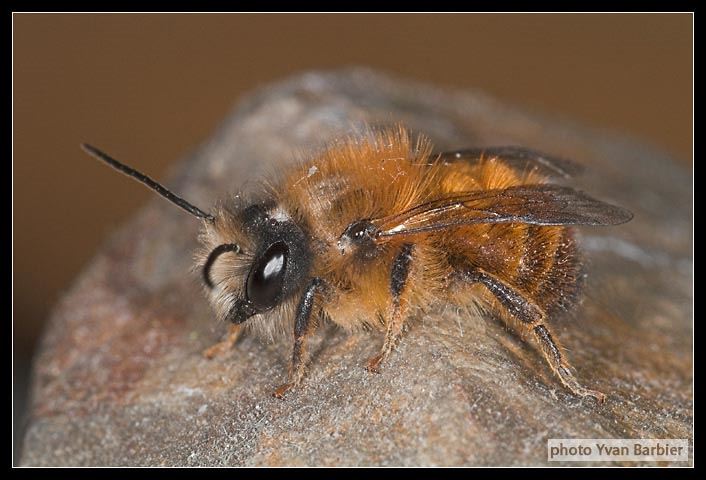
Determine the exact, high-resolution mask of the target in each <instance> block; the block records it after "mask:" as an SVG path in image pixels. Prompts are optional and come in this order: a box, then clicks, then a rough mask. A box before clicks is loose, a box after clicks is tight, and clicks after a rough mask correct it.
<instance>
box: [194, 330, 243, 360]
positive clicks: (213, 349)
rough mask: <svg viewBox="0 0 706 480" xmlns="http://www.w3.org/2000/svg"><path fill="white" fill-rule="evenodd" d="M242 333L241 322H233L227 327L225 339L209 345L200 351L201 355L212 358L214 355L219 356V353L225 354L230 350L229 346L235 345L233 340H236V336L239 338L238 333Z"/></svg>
mask: <svg viewBox="0 0 706 480" xmlns="http://www.w3.org/2000/svg"><path fill="white" fill-rule="evenodd" d="M242 333H243V325H242V324H234V325H230V326H229V327H228V334H227V335H226V338H225V340H222V341H220V342H218V343H216V344H215V345H211V346H210V347H208V348H207V349H206V350H204V351H203V352H202V355H203V356H204V357H206V358H208V359H212V358H215V357H219V356H221V355H225V354H226V353H228V352H229V351H230V349H231V348H233V345H235V342H237V341H238V338H240V335H241V334H242Z"/></svg>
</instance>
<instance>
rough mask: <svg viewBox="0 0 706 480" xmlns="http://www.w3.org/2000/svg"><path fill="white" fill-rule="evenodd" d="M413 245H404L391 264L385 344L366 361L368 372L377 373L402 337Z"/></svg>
mask: <svg viewBox="0 0 706 480" xmlns="http://www.w3.org/2000/svg"><path fill="white" fill-rule="evenodd" d="M413 250H414V245H412V244H411V243H406V244H404V245H403V246H402V248H401V249H400V251H399V253H398V254H397V256H396V257H395V260H394V262H393V263H392V271H391V272H390V293H391V294H392V302H391V304H390V308H389V310H388V315H387V318H386V324H387V330H386V332H385V343H384V344H383V346H382V349H381V350H380V353H379V354H377V355H375V356H374V357H372V358H371V359H369V360H368V364H367V366H366V368H367V370H368V371H369V372H373V373H379V371H380V364H381V363H382V362H383V361H384V360H385V359H386V358H387V357H388V355H390V352H392V350H393V349H394V348H395V347H396V346H397V342H398V341H399V339H400V336H401V335H402V327H403V326H404V315H405V311H406V309H407V308H406V307H407V293H408V290H409V289H408V287H409V285H408V282H407V280H408V279H409V270H410V266H411V263H412V252H413Z"/></svg>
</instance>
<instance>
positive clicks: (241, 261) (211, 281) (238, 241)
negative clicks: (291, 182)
mask: <svg viewBox="0 0 706 480" xmlns="http://www.w3.org/2000/svg"><path fill="white" fill-rule="evenodd" d="M215 218H216V221H215V222H214V223H213V224H212V225H211V224H207V225H206V226H205V229H204V231H203V232H202V235H201V240H202V243H203V246H204V250H203V252H202V256H203V259H202V261H201V262H199V263H200V264H201V265H203V274H204V281H205V283H206V285H207V287H208V289H209V296H210V298H211V301H212V303H213V304H214V306H215V309H216V311H217V312H218V316H219V317H220V318H221V319H222V320H226V321H228V322H232V323H236V324H240V323H243V322H245V321H247V320H248V319H250V318H252V317H254V316H256V315H265V314H267V313H268V312H272V311H273V310H276V309H277V308H278V307H282V306H285V305H287V304H288V303H291V302H292V301H293V299H295V298H296V294H297V293H299V292H300V290H301V288H302V287H303V284H304V282H305V281H306V278H307V275H308V273H309V269H310V264H311V252H310V250H309V245H308V241H307V235H306V234H305V231H304V229H302V228H301V226H300V225H298V224H297V223H296V222H295V221H294V220H292V218H291V217H290V216H289V214H288V213H287V212H286V211H284V210H283V209H282V208H281V207H279V206H277V205H275V204H274V203H266V202H263V203H255V204H251V205H248V206H244V207H241V208H238V207H234V208H231V209H229V208H221V209H219V210H218V214H217V215H215ZM294 301H295V300H294Z"/></svg>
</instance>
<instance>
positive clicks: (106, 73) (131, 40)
mask: <svg viewBox="0 0 706 480" xmlns="http://www.w3.org/2000/svg"><path fill="white" fill-rule="evenodd" d="M13 23H14V35H13V38H14V72H13V80H14V95H13V99H14V115H13V119H14V130H13V138H14V158H13V167H14V171H13V177H14V178H13V180H14V207H13V209H14V212H13V213H14V219H13V226H14V232H13V241H14V258H13V266H14V273H13V280H14V292H13V295H14V296H13V303H14V305H13V308H14V310H13V311H14V319H13V324H14V355H15V401H16V403H15V407H16V413H20V412H21V409H22V406H23V403H24V398H25V397H24V388H25V385H26V373H27V371H28V359H29V355H30V352H31V349H32V348H33V346H34V343H35V340H36V338H37V336H38V334H39V332H40V328H41V326H42V324H43V322H44V321H45V319H46V317H47V315H48V313H49V311H50V309H51V307H52V305H53V304H54V303H55V302H56V300H57V299H58V298H59V297H60V295H61V293H62V292H63V291H65V290H66V289H67V288H68V287H69V285H70V282H71V280H72V279H73V278H74V277H75V276H76V275H77V274H78V272H79V271H80V270H81V268H82V267H83V266H84V265H85V264H86V262H88V261H89V259H90V258H91V256H92V255H93V253H94V252H95V251H96V249H97V248H98V247H99V245H100V243H101V241H102V240H103V239H104V238H105V237H106V236H107V235H108V234H110V232H111V231H113V230H114V229H115V228H116V227H117V226H118V225H120V223H121V222H122V221H123V220H125V219H126V218H127V217H128V216H129V215H130V214H131V213H132V212H133V211H134V210H135V209H136V208H138V207H139V206H140V205H141V204H143V203H144V202H145V201H146V200H147V199H148V197H149V196H150V195H151V194H150V193H149V192H148V191H147V190H146V189H145V188H144V187H141V186H139V185H137V184H135V183H134V182H131V181H130V180H128V179H127V178H125V177H123V176H121V175H118V174H116V173H114V172H111V171H109V170H108V169H106V167H105V166H103V165H99V164H98V163H97V162H96V161H94V160H91V159H90V158H88V157H87V156H86V155H85V154H83V153H82V152H81V151H80V150H79V148H78V145H79V144H80V143H81V142H84V141H90V142H91V143H94V144H95V145H98V146H100V147H101V148H104V149H106V150H107V151H108V152H111V153H113V154H115V155H116V156H117V157H118V158H119V159H122V160H125V161H127V162H129V163H131V164H133V165H135V166H138V167H139V168H140V169H143V170H144V171H146V172H148V173H150V174H151V175H153V176H155V177H156V178H160V177H161V175H162V174H163V173H164V172H165V170H166V169H167V167H168V165H169V164H170V163H171V162H173V161H175V160H176V159H178V158H180V157H181V156H183V155H184V154H186V153H187V152H188V151H189V150H190V149H193V148H194V147H195V146H196V145H197V144H198V143H199V142H201V141H202V140H204V139H206V138H207V137H208V136H209V134H210V133H211V132H212V131H213V129H214V128H215V127H216V126H217V125H218V124H219V122H220V121H221V120H222V119H223V118H224V117H225V115H226V114H227V113H228V112H229V111H230V109H231V108H232V107H233V105H234V103H235V101H236V100H237V99H238V98H239V97H240V96H241V95H243V94H244V93H246V92H248V91H251V90H252V89H253V88H255V87H258V86H260V85H263V84H265V83H267V82H272V81H275V80H278V79H281V78H283V77H285V76H287V75H290V74H292V73H295V72H298V71H302V70H307V69H323V68H333V67H338V66H347V65H368V66H371V67H375V68H379V69H382V70H386V71H389V72H392V73H396V74H400V75H405V76H409V77H413V78H417V79H419V80H423V81H427V82H433V83H437V84H440V85H449V86H453V87H460V88H466V87H468V88H477V89H481V90H485V91H486V92H488V93H490V94H492V95H494V96H496V97H498V98H499V99H501V100H503V101H505V102H508V103H512V104H517V105H520V106H523V107H525V108H526V109H530V110H536V111H541V112H545V113H549V114H556V115H560V116H564V117H567V118H571V119H574V120H578V121H580V122H583V123H585V124H588V125H591V126H596V127H599V128H603V129H607V130H612V131H617V132H623V133H625V134H628V135H631V136H634V137H637V138H639V139H642V140H644V141H645V142H647V143H650V144H652V145H653V146H656V147H658V148H661V149H663V150H666V151H667V152H668V153H671V154H672V155H673V156H674V158H675V159H676V160H677V161H678V162H680V163H682V164H683V165H684V166H691V163H692V158H691V156H692V88H693V85H692V26H693V20H692V16H691V15H689V14H651V15H650V14H616V15H612V14H610V15H609V14H590V15H586V14H568V15H567V14H556V15H551V14H536V15H531V14H530V15H527V14H525V15H519V14H511V15H502V14H473V15H458V14H454V15H428V14H423V15H350V14H348V15H328V14H327V15H314V14H303V15H260V14H258V15H244V14H232V15H215V14H214V15H194V14H175V15H163V14H154V15H136V14H129V15H127V14H119V15H116V14H112V15H109V14H42V15H38V14H15V15H14V20H13Z"/></svg>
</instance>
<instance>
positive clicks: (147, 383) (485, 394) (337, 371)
mask: <svg viewBox="0 0 706 480" xmlns="http://www.w3.org/2000/svg"><path fill="white" fill-rule="evenodd" d="M361 122H370V123H373V124H381V123H393V122H402V123H404V124H406V125H407V126H409V127H411V128H412V129H414V130H415V131H419V132H424V133H426V134H427V135H429V136H430V137H431V138H432V140H433V141H434V143H435V145H436V146H437V147H438V148H439V149H451V148H461V147H468V146H484V145H523V146H528V147H532V148H536V149H539V150H544V151H547V152H550V153H552V154H556V155H559V156H564V157H566V158H571V159H574V160H575V161H576V162H578V163H581V164H583V165H585V167H586V171H585V173H584V174H583V175H582V176H580V177H579V178H576V179H575V180H572V182H573V183H574V184H575V185H577V188H580V189H582V190H585V191H587V192H589V193H590V194H591V195H592V196H594V197H596V198H600V199H603V200H606V201H611V202H614V203H616V204H619V205H622V206H625V207H627V208H629V209H630V210H632V211H633V212H634V213H635V218H634V220H633V221H632V222H630V223H628V224H625V225H622V226H619V227H603V228H594V227H591V228H589V227H586V228H581V229H580V233H579V235H580V241H581V245H582V246H583V249H584V251H585V252H586V256H587V257H588V258H589V264H588V269H587V273H588V281H587V293H586V299H585V301H584V302H583V304H582V305H581V306H580V307H579V308H578V309H577V312H576V314H575V315H574V316H573V317H574V318H573V319H571V320H563V321H557V322H555V323H554V324H553V326H554V328H555V329H556V334H557V336H558V337H559V338H560V339H561V341H562V342H563V344H564V345H565V346H566V348H567V350H568V354H569V358H570V359H571V362H572V363H573V365H574V366H575V367H576V370H577V376H578V378H579V379H580V380H581V381H582V382H583V383H584V384H585V385H587V386H590V387H591V388H596V389H598V390H601V391H603V392H605V393H607V394H608V398H607V401H606V402H605V404H603V405H598V404H597V403H595V402H594V401H592V400H590V399H584V400H582V399H579V398H576V397H574V396H573V395H571V394H570V393H569V392H568V391H567V390H565V389H564V388H563V387H562V385H561V384H560V383H559V382H558V380H557V379H556V378H555V377H554V376H553V374H552V372H551V371H550V370H549V368H548V367H547V365H546V364H545V363H544V361H543V359H542V358H541V356H540V355H539V354H538V353H537V352H536V351H535V350H534V348H533V347H532V346H531V344H529V343H525V342H523V341H522V339H521V338H519V337H518V336H517V335H514V334H512V333H511V332H509V331H508V330H507V329H506V327H504V326H503V324H502V323H501V322H500V321H499V320H497V319H495V318H493V317H478V316H477V315H474V314H470V313H469V312H468V311H467V310H466V309H464V308H458V307H454V306H447V307H446V308H440V309H439V310H438V311H435V312H431V313H429V314H427V315H424V316H421V317H420V318H418V319H416V320H415V322H413V324H412V327H411V328H410V330H409V331H408V332H407V333H406V335H405V336H404V338H403V339H402V342H401V344H400V346H399V348H398V350H397V351H396V352H395V353H393V355H392V356H391V357H390V359H389V362H388V363H387V364H386V365H385V366H384V367H383V370H382V373H381V374H379V375H374V374H370V373H368V372H367V371H366V370H365V369H364V365H365V361H366V359H367V358H368V357H369V356H371V355H372V354H374V353H375V352H376V351H377V349H378V348H379V346H380V345H381V342H382V338H381V337H380V336H379V335H375V334H372V333H361V334H357V335H346V334H344V333H343V332H340V331H338V330H336V329H335V328H332V327H324V328H322V329H321V330H320V331H319V333H318V334H317V335H316V337H315V341H314V344H313V346H312V348H313V362H312V364H311V368H310V369H309V372H308V376H307V378H306V380H305V384H304V386H303V387H301V388H298V389H296V390H294V391H292V392H290V394H289V395H288V396H287V397H286V398H285V399H284V400H278V399H275V398H273V397H272V392H273V389H274V388H275V387H276V386H277V385H279V384H281V383H283V382H284V381H285V380H286V369H287V366H288V361H289V358H290V352H291V340H290V339H283V340H281V341H278V342H275V343H273V344H267V343H263V342H261V341H260V340H258V339H257V338H251V337H246V338H243V339H242V340H241V341H239V342H238V344H237V345H236V346H235V348H233V350H232V351H230V352H229V353H227V354H226V355H225V356H222V357H219V358H216V359H214V360H207V359H205V358H203V356H202V355H201V351H202V350H203V349H204V348H206V347H207V346H209V345H210V344H212V343H214V342H215V341H217V340H218V338H219V335H220V334H221V333H223V328H224V327H223V326H219V325H217V324H216V322H215V320H214V319H213V315H212V313H211V311H210V308H209V306H208V305H207V303H206V300H205V297H204V296H203V294H202V291H201V287H200V278H199V276H198V272H193V271H192V270H191V262H192V255H193V251H194V249H195V247H196V245H197V244H196V234H197V229H198V222H197V221H195V220H194V219H193V218H192V217H190V216H189V215H186V214H184V213H183V212H182V211H181V210H179V209H177V208H175V207H174V206H172V205H169V204H168V203H167V202H165V201H164V200H162V199H159V198H155V199H154V200H153V201H152V202H151V203H150V204H149V205H148V206H147V207H146V208H144V209H143V210H142V211H140V212H139V213H138V214H137V215H136V216H135V217H134V219H132V220H131V221H130V222H128V224H126V225H125V226H124V227H123V228H121V230H120V231H119V232H117V233H116V234H115V235H114V236H113V237H112V238H111V239H110V241H109V242H108V243H107V245H106V246H105V247H104V249H103V250H102V251H101V252H99V253H98V254H97V256H96V257H95V259H94V260H93V261H92V263H91V264H90V266H89V267H88V268H87V269H86V270H85V271H84V272H83V273H82V275H81V276H80V277H79V278H78V279H77V280H76V282H75V284H74V285H73V287H72V288H71V290H70V291H69V292H68V293H67V294H66V295H65V296H64V298H63V299H62V301H61V302H60V304H59V305H58V307H57V308H56V310H55V311H54V313H53V315H52V316H51V320H50V322H49V326H48V328H47V330H46V334H45V335H44V338H43V341H42V342H41V347H40V349H39V353H38V355H37V357H36V361H35V363H34V373H33V386H32V392H31V394H32V403H31V406H30V415H29V420H28V424H27V429H26V433H25V435H24V442H23V448H22V452H21V460H20V464H21V465H26V466H41V465H53V466H63V465H67V466H88V465H112V466H131V465H152V466H155V465H169V466H197V465H201V466H206V465H208V466H224V465H228V466H281V465H288V466H297V465H308V466H346V465H349V466H427V465H438V466H446V465H449V466H457V465H547V464H549V462H548V461H547V439H549V438H660V439H671V438H686V439H689V441H690V449H691V450H692V453H693V387H692V384H693V356H692V350H693V344H692V332H693V323H692V322H693V321H692V319H693V311H692V304H693V292H692V276H693V258H692V256H691V232H692V228H693V227H692V224H691V202H692V192H691V185H692V182H691V178H690V175H689V173H688V172H686V171H684V170H683V169H682V168H680V167H678V166H677V165H676V164H675V163H674V162H673V161H672V160H671V159H670V158H669V157H668V156H666V155H665V154H662V153H660V152H658V151H656V150H654V149H652V148H648V147H645V146H643V145H640V144H638V143H635V142H634V141H631V140H629V139H625V138H622V137H619V136H616V135H614V134H611V133H609V132H603V131H594V130H590V129H587V128H585V127H582V126H579V125H574V124H571V123H570V122H568V121H566V120H557V119H553V118H549V117H542V116H538V115H535V114H529V113H525V112H523V111H521V110H518V109H516V108H513V107H510V106H506V105H503V104H502V103H499V102H497V101H495V100H493V99H492V98H489V97H487V96H485V95H483V94H482V93H479V92H473V91H454V90H450V89H442V88H438V87H434V86H429V85H423V84H419V83H414V82H412V81H408V80H404V79H398V78H392V77H389V76H386V75H382V74H380V73H376V72H373V71H369V70H365V69H345V70H339V71H333V72H311V73H306V74H303V75H300V76H296V77H293V78H291V79H288V80H285V81H283V82H281V83H277V84H274V85H272V86H270V87H267V88H264V89H262V90H260V91H258V92H256V93H254V94H252V95H250V96H248V97H247V98H245V99H244V100H242V101H241V102H240V103H239V104H238V106H237V108H236V109H235V111H234V112H233V114H232V115H231V116H230V117H229V118H228V119H227V120H226V121H225V122H224V123H223V125H222V126H221V127H220V129H219V130H218V131H217V132H216V133H215V134H214V135H213V137H212V138H211V139H210V140H209V141H207V142H206V143H204V144H203V145H201V146H200V147H199V148H198V149H197V150H196V151H195V152H193V153H192V154H191V155H189V156H188V158H186V159H184V160H183V161H182V162H181V163H180V164H179V165H178V168H177V170H176V172H175V174H174V175H173V176H172V177H171V178H170V179H169V181H167V182H165V183H166V184H167V185H169V186H170V187H171V188H172V189H173V190H174V191H176V192H178V193H180V194H181V195H182V196H184V197H185V198H187V199H189V200H190V201H192V202H193V203H194V204H196V205H199V206H204V207H208V205H209V204H211V202H213V201H214V200H216V199H218V198H221V197H223V196H224V195H227V194H229V192H230V193H232V192H235V191H237V190H238V188H240V187H241V186H242V185H243V184H244V183H245V182H246V181H252V180H253V179H256V178H257V177H259V176H260V174H262V173H264V172H266V171H269V170H271V169H272V168H273V166H276V165H281V163H279V162H286V161H291V159H292V158H294V156H295V153H296V152H300V151H305V150H306V149H309V148H312V147H317V146H320V145H321V144H322V143H323V142H325V141H326V140H329V139H331V138H332V137H333V136H336V135H343V134H346V133H347V132H349V131H350V129H351V128H352V127H354V126H356V125H359V124H360V123H361ZM125 160H129V159H125ZM136 166H137V167H138V168H139V165H136ZM125 181H129V180H127V179H126V180H125ZM136 188H140V187H136ZM690 458H692V455H691V454H690ZM689 463H691V461H690V462H689ZM560 464H561V463H560ZM551 465H556V463H553V462H552V463H551Z"/></svg>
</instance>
